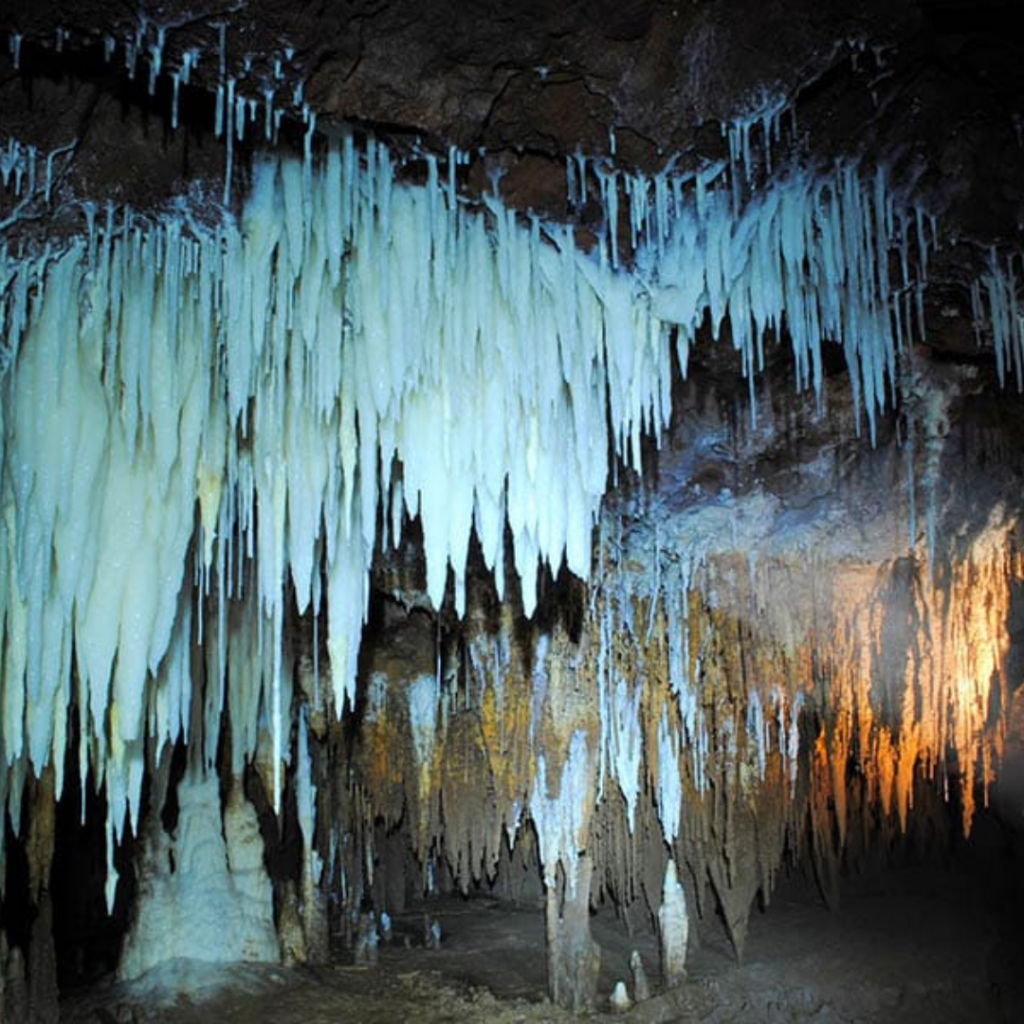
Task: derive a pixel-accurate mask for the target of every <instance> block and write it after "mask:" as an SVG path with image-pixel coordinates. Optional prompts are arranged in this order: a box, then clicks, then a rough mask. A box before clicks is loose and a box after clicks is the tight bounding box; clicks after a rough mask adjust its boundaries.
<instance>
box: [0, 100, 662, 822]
mask: <svg viewBox="0 0 1024 1024" xmlns="http://www.w3.org/2000/svg"><path fill="white" fill-rule="evenodd" d="M230 106H231V105H230V104H228V108H229V109H230ZM228 128H229V129H230V123H229V124H228ZM457 159H460V158H459V157H458V154H453V158H452V164H453V167H454V163H455V162H456V160H457ZM13 173H16V169H15V170H14V171H12V174H13ZM253 177H254V183H253V191H252V194H251V195H250V197H249V198H248V200H247V201H246V203H245V204H244V208H243V211H242V214H241V218H240V222H239V223H238V224H237V226H236V225H234V224H232V223H226V224H225V225H224V226H223V227H222V228H221V229H219V230H210V231H197V229H194V228H186V227H185V226H184V223H183V221H178V220H172V219H169V218H168V219H165V220H162V221H160V222H158V223H151V222H148V221H142V220H140V219H137V218H135V217H134V216H133V214H132V213H131V211H128V210H115V209H113V208H110V209H108V211H107V212H106V214H105V215H103V214H100V215H97V214H96V212H95V211H90V212H89V237H88V238H83V239H80V240H76V241H73V242H72V243H71V244H70V245H68V246H67V247H66V248H65V249H64V250H63V251H62V252H61V253H60V254H59V255H57V256H54V257H52V258H49V259H48V261H47V259H44V260H43V261H41V262H33V261H27V260H26V261H16V262H12V261H10V260H9V258H8V257H7V256H6V255H4V257H3V258H4V261H5V262H4V266H5V267H6V268H7V270H6V272H5V275H4V278H3V281H4V282H5V287H4V292H3V303H2V306H0V310H2V313H0V315H2V318H3V326H4V329H5V342H4V345H5V348H4V353H3V356H4V358H3V364H2V365H3V368H4V370H5V375H4V378H3V399H2V401H3V406H2V408H3V419H4V431H3V435H2V436H3V437H4V439H5V443H6V450H5V451H3V452H2V454H3V477H2V488H3V504H4V507H5V508H6V509H7V513H6V516H5V518H4V521H3V523H2V525H0V549H2V550H3V557H4V560H5V563H6V565H7V566H8V567H9V572H5V573H4V574H3V579H4V581H5V587H4V590H5V593H4V595H3V605H2V617H3V629H4V634H5V644H4V658H3V677H2V699H3V703H4V712H5V713H4V718H3V729H4V746H3V750H4V756H5V765H4V771H5V772H6V771H8V770H9V769H10V766H11V764H12V763H13V762H15V761H17V760H19V759H21V758H30V759H31V761H32V763H33V765H35V766H36V768H37V769H40V768H41V767H42V766H44V765H46V764H47V763H48V762H49V761H50V759H51V757H53V758H54V759H55V760H57V761H60V760H61V758H62V753H61V749H60V748H61V746H62V744H63V742H64V731H65V729H64V727H65V716H66V713H67V707H68V704H69V701H70V693H69V685H70V680H71V671H70V659H71V657H72V651H74V656H75V658H76V669H77V672H76V678H77V681H78V684H77V685H78V687H79V693H78V697H79V704H80V706H81V707H82V708H83V711H84V715H85V722H84V731H85V734H86V735H87V736H90V737H91V738H92V739H93V740H95V743H92V744H90V745H89V749H90V751H91V755H90V756H91V757H92V759H93V761H94V762H95V764H96V767H97V769H98V776H102V777H105V779H106V784H107V787H108V795H109V797H110V799H111V804H110V807H111V823H112V829H113V831H114V832H115V833H117V832H119V830H120V828H121V822H122V821H123V820H124V811H125V809H131V810H132V813H133V814H134V813H135V812H136V811H137V806H138V795H139V786H140V785H141V776H142V763H143V762H142V757H143V741H144V738H145V736H146V734H147V730H148V729H149V728H150V727H153V726H155V727H156V728H157V729H158V730H159V731H160V733H161V734H162V735H165V736H167V737H168V738H173V736H174V735H176V733H177V730H179V729H180V728H182V727H184V726H185V723H186V722H187V718H188V713H187V710H186V709H187V707H188V701H189V699H190V693H191V676H190V673H189V672H188V670H187V661H188V659H187V656H185V655H184V653H183V650H184V648H183V647H182V645H188V644H189V643H191V642H193V640H201V641H203V642H204V645H205V646H206V647H207V652H208V664H209V666H210V668H211V670H212V671H213V676H212V678H213V679H214V680H215V681H216V683H217V685H214V686H213V687H211V688H210V689H209V691H208V693H209V697H208V699H207V701H206V704H205V705H204V709H203V717H202V721H203V722H204V723H205V725H204V729H205V733H206V734H207V735H206V736H205V738H204V744H205V745H206V746H205V749H207V750H211V749H215V737H216V734H217V729H218V723H219V720H220V713H221V711H222V710H223V707H224V704H225V699H226V697H227V695H228V694H230V702H229V703H230V707H231V710H232V736H233V738H234V748H235V749H233V752H232V759H233V763H234V766H235V768H236V770H237V769H238V768H239V766H240V762H241V761H243V760H244V759H245V758H246V757H251V756H252V754H253V752H254V749H255V743H256V742H257V739H258V735H259V727H258V725H257V721H256V716H257V715H258V714H259V709H260V707H261V704H262V706H263V708H264V712H265V714H266V716H267V723H266V727H267V729H268V732H269V734H270V735H271V736H272V737H273V740H274V743H273V750H274V753H273V757H274V761H275V763H276V764H277V767H275V769H274V773H273V774H274V778H275V789H279V784H280V768H279V762H280V760H281V757H282V756H283V755H284V744H283V743H282V735H283V732H284V731H285V730H287V721H286V720H285V717H286V716H287V714H288V710H289V706H290V699H289V697H288V695H287V694H286V693H285V692H284V691H283V687H284V686H285V685H286V680H285V676H286V675H287V673H286V672H285V671H284V667H283V666H282V664H281V645H282V633H283V623H284V620H285V615H286V609H285V607H284V595H285V592H286V586H285V585H286V580H287V577H289V576H290V578H291V582H292V583H293V584H294V590H295V594H296V598H297V601H298V606H299V611H304V610H305V609H306V608H308V607H309V605H310V602H311V600H312V598H313V594H314V591H315V592H316V593H319V590H318V588H314V586H313V580H314V578H317V577H319V574H320V572H321V571H323V572H324V573H325V576H326V580H327V590H328V593H327V600H328V612H329V621H328V650H329V653H330V658H331V678H332V681H333V685H334V703H335V707H336V708H337V709H338V711H339V713H340V711H341V709H342V708H343V706H344V704H345V701H346V700H352V698H353V690H352V687H353V685H354V680H355V672H356V659H357V654H358V645H359V640H360V634H361V629H362V624H363V618H364V614H365V609H366V601H367V594H368V586H369V583H368V569H369V564H370V560H371V558H372V553H373V550H374V545H375V543H376V536H375V531H376V526H375V524H376V522H377V511H378V503H379V501H380V500H381V497H382V495H384V496H386V494H387V480H386V478H382V477H381V474H382V473H389V472H390V467H391V466H392V464H393V460H394V459H395V458H396V457H397V459H398V460H399V461H400V463H401V464H402V466H403V471H404V477H403V479H402V486H401V491H400V494H401V499H402V500H403V501H404V504H405V508H406V511H407V512H408V513H409V514H410V515H412V516H415V515H419V517H420V520H421V523H422V529H423V537H424V548H425V553H426V564H427V581H428V590H429V594H430V597H431V598H432V600H433V601H434V603H435V605H436V606H440V605H441V603H442V602H443V600H444V597H445V592H446V585H447V575H448V571H449V568H450V569H451V570H452V571H453V573H454V576H455V582H456V586H455V598H456V603H457V606H458V607H460V608H461V606H462V602H463V589H464V584H463V580H464V578H465V564H466V557H467V550H468V544H469V538H470V529H471V527H472V526H473V525H474V524H475V526H476V529H477V532H478V536H479V538H480V541H481V546H482V549H483V552H484V557H485V560H486V562H487V564H488V565H489V566H491V567H492V568H493V567H496V566H497V565H498V563H499V561H500V560H501V559H502V558H503V542H504V539H503V533H504V528H505V524H506V522H507V524H508V526H509V527H510V528H511V536H512V538H513V541H514V560H515V564H516V565H517V567H518V569H519V572H520V575H521V577H522V580H523V603H524V606H525V609H526V611H527V614H530V613H531V612H532V609H533V605H534V602H535V599H536V589H535V583H534V581H535V578H536V573H537V570H538V566H539V561H540V559H544V560H545V561H547V562H548V563H549V564H550V565H551V567H552V569H553V570H555V571H557V569H558V568H559V566H561V565H562V564H563V563H565V564H566V565H567V566H568V567H569V569H571V570H572V571H573V572H574V573H576V574H577V575H578V576H582V577H585V576H587V575H588V573H589V570H590V535H591V528H592V524H593V522H594V518H595V515H596V512H597V509H598V505H599V502H600V500H601V496H602V494H603V492H604V489H605V484H606V479H607V476H608V462H607V458H608V443H607V437H606V424H607V423H608V422H609V421H608V418H607V415H606V412H607V407H606V396H609V397H610V399H611V403H612V409H613V417H612V419H611V424H612V427H613V429H614V431H615V443H614V449H615V451H617V453H618V454H619V455H620V456H622V457H624V458H629V459H632V461H634V462H635V463H636V464H639V444H640V436H641V431H642V430H643V429H645V425H648V426H649V425H651V424H654V425H657V426H658V427H659V428H660V427H662V426H663V425H664V424H665V423H666V422H667V418H668V414H669V409H668V406H667V402H666V400H665V393H666V390H665V386H664V382H665V381H666V380H667V377H668V375H669V372H670V362H669V351H668V344H667V338H666V336H665V334H664V333H663V332H662V331H661V329H660V328H659V326H658V325H657V323H656V322H655V321H654V320H653V318H652V317H651V316H650V315H649V313H648V312H647V310H646V309H645V308H643V307H637V306H636V305H635V304H634V303H633V302H632V293H631V288H630V282H629V280H628V279H627V278H625V277H623V276H621V275H614V274H613V273H612V272H611V271H610V270H609V269H607V268H602V267H601V266H600V265H599V264H598V263H597V262H596V261H595V260H592V259H591V258H589V257H585V256H582V255H580V254H579V253H578V252H577V250H576V248H575V246H574V245H573V244H572V236H571V233H570V232H569V231H568V229H564V228H557V227H545V228H544V229H543V231H542V228H541V225H540V224H539V223H538V222H537V221H534V222H533V223H532V224H531V225H530V226H523V225H522V224H520V223H519V221H518V220H517V218H516V217H515V215H514V214H513V213H512V212H511V211H508V210H505V209H504V208H503V207H501V206H500V205H499V204H498V203H496V202H494V201H493V200H492V201H491V202H490V208H489V211H488V212H487V213H486V214H481V213H474V212H470V211H468V210H467V209H466V208H465V207H464V206H463V205H461V204H460V203H458V201H457V197H456V194H455V191H454V186H453V183H452V181H451V180H450V181H449V182H448V183H446V185H444V186H442V185H441V184H437V185H434V186H432V187H422V186H405V185H395V184H394V181H393V178H394V172H393V168H392V164H391V160H390V157H389V155H388V152H387V149H386V147H384V146H383V145H380V144H376V143H374V142H373V141H372V140H371V142H370V143H369V145H368V146H367V149H366V151H365V153H361V152H359V151H358V150H357V149H356V148H355V146H354V144H353V142H352V140H351V139H349V140H348V141H346V142H344V143H343V144H342V145H341V146H340V147H338V148H335V149H332V150H331V152H330V153H329V154H328V155H327V157H326V159H325V160H324V162H323V163H322V164H317V165H316V166H313V165H311V164H310V163H309V162H308V161H307V162H306V163H305V164H304V163H303V162H302V161H297V160H283V161H275V160H264V161H262V162H259V163H257V165H256V166H255V168H254V172H253ZM399 282H400V286H399ZM541 496H544V497H543V500H541ZM197 510H198V512H199V522H200V524H201V526H200V529H201V536H200V537H199V538H197V540H198V543H197V544H196V545H195V548H194V550H195V552H196V559H197V561H196V565H195V572H194V576H193V579H192V581H191V586H194V587H195V588H196V598H197V600H198V603H199V608H200V611H199V614H198V615H197V617H196V618H195V620H194V628H195V635H194V636H193V635H191V633H190V627H189V626H188V625H187V624H186V623H185V622H184V621H183V620H182V615H184V614H185V611H184V609H186V608H187V607H189V606H190V605H191V604H192V603H193V602H192V601H191V600H190V599H188V598H187V594H188V593H191V586H190V580H189V577H188V575H187V574H186V571H185V569H186V566H185V559H186V552H187V551H188V550H189V547H190V542H191V539H192V535H193V523H194V516H195V512H196V511H197ZM324 531H326V532H324ZM321 559H322V562H321ZM211 590H215V591H216V598H217V599H216V602H215V603H214V607H215V608H216V616H217V624H216V628H215V629H214V633H215V637H214V640H215V642H214V641H213V640H211V638H210V637H208V636H205V635H204V630H205V628H206V627H205V626H204V622H205V619H206V611H205V610H203V608H202V602H203V598H204V597H205V595H206V594H208V593H209V592H210V591H211ZM183 594H185V595H186V598H185V599H184V600H183V599H182V595H183ZM243 605H248V606H247V607H245V609H244V610H242V606H243ZM236 606H238V607H236ZM244 666H249V669H246V668H245V667H244ZM176 687H177V688H179V692H177V693H172V692H171V691H172V690H173V689H174V688H176ZM186 691H187V692H186ZM261 692H262V696H263V700H262V701H261ZM150 693H152V694H154V696H152V697H151V696H148V694H150ZM148 709H152V710H151V711H150V710H148ZM104 770H105V775H104Z"/></svg>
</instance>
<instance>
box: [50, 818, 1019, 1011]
mask: <svg viewBox="0 0 1024 1024" xmlns="http://www.w3.org/2000/svg"><path fill="white" fill-rule="evenodd" d="M976 837H977V838H976V840H975V841H973V842H972V844H971V845H970V847H966V848H964V849H961V850H960V851H959V852H958V853H957V854H956V855H955V856H952V857H951V858H946V859H945V862H934V861H933V862H931V863H929V864H927V865H924V866H922V865H917V866H913V867H902V868H896V869H893V868H890V869H888V870H886V871H884V872H880V873H878V874H875V875H873V876H871V877H868V876H861V877H855V878H847V879H845V880H844V884H843V890H842V904H841V907H840V909H839V910H837V911H834V912H830V911H829V910H828V909H826V907H825V906H824V904H823V903H822V901H821V900H820V898H819V897H818V896H817V894H816V892H815V890H814V889H813V887H812V886H810V885H809V884H808V883H807V882H806V881H805V880H803V879H800V878H791V879H784V880H782V881H781V882H780V884H779V886H778V887H777V889H776V892H775V895H774V897H773V899H772V902H771V905H770V906H769V907H768V908H767V909H766V910H764V911H757V912H755V914H754V916H753V919H752V921H751V926H750V934H749V939H748V943H747V949H746V956H745V959H744V962H743V963H742V964H740V963H737V962H736V959H735V957H734V956H733V954H732V951H731V949H730V947H729V944H728V941H727V939H726V937H725V933H724V930H723V929H722V928H721V926H720V925H719V923H718V922H717V920H708V921H705V922H702V923H701V925H700V928H699V933H700V934H699V945H698V946H697V948H696V949H693V950H692V952H691V956H690V960H689V979H688V981H687V983H686V984H685V985H683V986H681V987H680V988H677V989H674V990H671V991H668V992H666V991H664V990H662V989H661V986H660V979H659V977H658V970H657V954H656V947H655V942H654V937H653V934H651V933H645V934H634V936H633V937H632V938H630V937H629V936H628V935H627V934H626V932H625V929H624V927H623V925H622V923H621V922H619V921H617V920H616V919H615V917H614V915H613V914H611V913H601V914H598V915H596V916H595V917H594V919H593V930H594V936H595V938H596V939H597V941H598V942H599V944H600V945H601V947H602V973H601V982H600V986H601V1001H602V1006H601V1009H600V1011H599V1012H596V1013H594V1014H591V1015H585V1016H584V1017H582V1018H579V1017H576V1018H574V1017H572V1016H571V1015H569V1014H566V1013H563V1012H561V1011H559V1010H558V1009H556V1008H554V1007H552V1006H551V1005H550V1004H549V1003H547V1002H546V1001H544V1000H543V993H544V989H545V963H544V946H543V910H542V908H541V907H540V906H530V907H524V906H519V907H514V906H509V905H503V904H499V903H498V902H497V901H493V900H486V899H476V900H469V901H464V900H460V899H444V900H436V901H433V902H431V903H430V904H429V905H427V907H426V912H427V913H428V914H429V915H431V919H436V920H437V921H438V922H439V923H440V925H441V929H442V941H441V945H440V948H439V949H435V950H430V949H427V948H426V947H425V946H424V943H423V934H424V929H423V913H424V910H423V909H422V908H421V909H419V910H417V911H415V912H410V913H409V914H406V915H402V916H401V917H399V918H397V919H396V920H395V922H394V938H393V940H392V942H391V943H390V944H389V945H385V946H382V947H381V950H380V957H379V963H378V964H377V965H376V966H375V967H356V966H352V965H351V962H350V961H351V958H350V957H349V958H348V960H347V961H346V958H344V957H343V956H339V958H338V962H336V963H333V964H330V965H326V966H323V967H317V968H310V967H305V968H295V969H285V968H282V967H257V966H238V967H231V968H226V969H225V968H218V969H213V968H208V967H201V966H198V965H195V964H177V965H173V966H172V967H171V968H169V969H167V970H164V971H162V972H160V974H159V976H156V977H150V978H147V979H145V980H144V982H142V983H137V984H136V985H135V986H133V987H131V988H128V987H123V986H121V987H119V986H115V985H113V984H110V983H107V984H103V985H100V986H94V987H93V988H92V989H90V990H89V991H87V992H80V993H77V994H74V995H72V996H70V997H69V998H68V999H67V1000H66V1001H65V1005H64V1008H63V1019H65V1020H68V1021H75V1022H82V1024H86V1022H88V1024H97V1022H111V1021H119V1022H128V1021H137V1022H142V1021H147V1022H153V1024H198V1022H201V1021H202V1022H207V1021H223V1022H226V1024H242V1022H246V1024H248V1022H254V1021H265V1022H274V1024H317V1022H324V1024H326V1022H332V1024H336V1022H350V1021H351V1022H360V1024H362V1022H366V1024H373V1022H382V1024H383V1022H389V1024H391V1022H398V1024H412V1022H423V1024H435V1022H436V1024H440V1022H443V1021H470V1022H485V1021H486V1022H495V1024H513V1022H521V1024H536V1022H541V1021H552V1022H557V1021H568V1020H580V1019H582V1020H602V1019H612V1018H613V1017H614V1018H616V1019H619V1020H622V1021H624V1022H626V1021H628V1022H637V1024H640V1022H642V1024H653V1022H668V1021H701V1022H742V1021H752V1022H783V1021H813V1022H816V1024H826V1022H872V1021H878V1022H882V1021H885V1022H889V1021H899V1022H900V1024H915V1022H922V1024H923V1022H928V1024H932V1022H936V1021H943V1022H954V1021H964V1022H967V1021H970V1022H979V1021H1016V1022H1019V1021H1024V955H1022V952H1021V948H1022V944H1021V941H1020V936H1021V935H1022V934H1024V930H1022V923H1024V871H1022V870H1021V865H1022V864H1024V856H1022V853H1024V851H1022V850H1021V848H1020V847H1021V844H1020V842H1019V836H1017V835H1013V834H1010V833H1009V832H1008V831H1007V830H1006V829H1005V828H1004V827H1002V826H999V825H998V824H993V823H986V821H984V820H982V821H980V822H979V824H978V826H977V829H976ZM406 937H408V943H407V942H406ZM633 949H638V950H639V951H640V953H641V955H642V957H643V959H644V962H645V964H646V965H647V971H648V974H649V976H650V978H651V981H652V987H653V988H654V991H655V993H656V994H655V996H654V997H653V998H652V999H650V1000H648V1001H646V1002H645V1003H642V1004H639V1005H637V1006H635V1007H634V1008H633V1009H632V1010H630V1011H628V1012H626V1013H619V1014H614V1015H613V1014H612V1011H611V1009H610V1007H609V1006H608V1002H607V1001H608V996H609V994H610V993H611V991H612V988H613V986H614V983H615V982H616V981H617V980H619V979H623V980H628V978H629V973H628V968H627V960H628V957H629V954H630V952H631V950H633ZM182 986H184V987H185V988H186V989H187V990H189V991H190V993H191V994H190V995H189V996H188V997H185V996H180V995H176V994H175V988H176V987H177V988H180V987H182Z"/></svg>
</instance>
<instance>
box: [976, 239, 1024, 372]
mask: <svg viewBox="0 0 1024 1024" xmlns="http://www.w3.org/2000/svg"><path fill="white" fill-rule="evenodd" d="M1020 262H1021V254H1020V253H1014V252H1011V253H1010V254H1008V255H1007V256H1006V258H1005V260H1001V259H1000V258H999V256H998V254H997V252H996V250H995V249H994V248H993V249H992V250H991V251H990V252H989V261H988V267H987V269H986V270H985V271H984V272H983V273H982V274H981V275H980V276H979V278H978V279H977V280H976V281H975V282H974V283H973V285H972V286H971V311H972V314H973V318H974V330H975V333H976V334H977V336H978V344H979V346H980V344H981V331H982V328H983V327H986V326H987V327H988V329H989V330H990V331H991V333H992V347H993V348H994V349H995V355H996V372H997V373H998V374H999V383H1000V385H1002V386H1003V387H1005V386H1006V382H1007V379H1008V378H1010V377H1011V376H1012V378H1013V381H1014V383H1015V384H1016V385H1017V390H1018V391H1024V301H1022V299H1021V297H1020V296H1021V284H1020V282H1019V281H1018V277H1017V273H1018V271H1017V268H1018V266H1019V265H1020Z"/></svg>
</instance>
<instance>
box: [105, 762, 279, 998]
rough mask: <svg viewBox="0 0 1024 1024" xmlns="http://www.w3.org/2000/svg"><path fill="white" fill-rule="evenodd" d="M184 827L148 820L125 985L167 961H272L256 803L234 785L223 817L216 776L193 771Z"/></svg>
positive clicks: (186, 789) (186, 781)
mask: <svg viewBox="0 0 1024 1024" xmlns="http://www.w3.org/2000/svg"><path fill="white" fill-rule="evenodd" d="M177 793H178V804H179V812H178V823H177V826H176V828H175V830H174V833H173V835H169V834H168V833H167V832H165V831H164V828H163V825H162V823H161V810H162V808H159V807H153V808H151V809H150V813H149V815H148V816H147V818H146V819H145V824H144V831H143V835H142V837H141V842H142V844H143V851H144V852H143V856H142V857H141V859H140V862H139V875H140V876H139V878H138V882H137V884H138V887H139V890H140V898H139V899H138V901H137V903H136V906H135V916H134V919H133V921H132V925H131V928H130V929H129V932H128V935H127V937H126V939H125V944H124V950H123V952H122V954H121V961H120V963H119V965H118V976H119V977H120V978H122V979H124V980H131V979H133V978H138V977H140V976H141V975H142V974H144V973H145V972H146V971H148V970H149V969H150V968H151V967H153V966H155V965H156V964H158V963H161V962H162V961H164V960H170V959H174V958H176V957H186V958H190V959H194V960H202V961H206V962H209V963H224V962H231V961H254V960H255V961H260V960H270V961H274V960H277V959H278V958H279V957H280V949H279V946H278V939H277V935H276V934H275V932H274V926H273V921H274V914H273V900H272V892H271V887H270V880H269V879H268V877H267V874H266V869H265V867H264V864H263V840H262V837H261V835H260V831H259V824H258V822H257V820H256V812H255V811H254V810H253V808H252V805H251V804H249V802H248V801H247V800H246V799H245V797H244V796H243V795H242V793H241V792H240V783H237V782H236V783H235V786H234V787H233V789H232V791H231V793H230V794H229V797H228V802H227V805H226V807H225V808H224V811H223V815H222V812H221V801H220V791H219V785H218V781H217V777H216V775H204V774H203V773H202V772H201V771H199V770H196V769H195V768H192V769H189V772H188V773H187V774H186V775H185V777H184V778H183V779H182V780H181V781H180V783H179V784H178V790H177Z"/></svg>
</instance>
